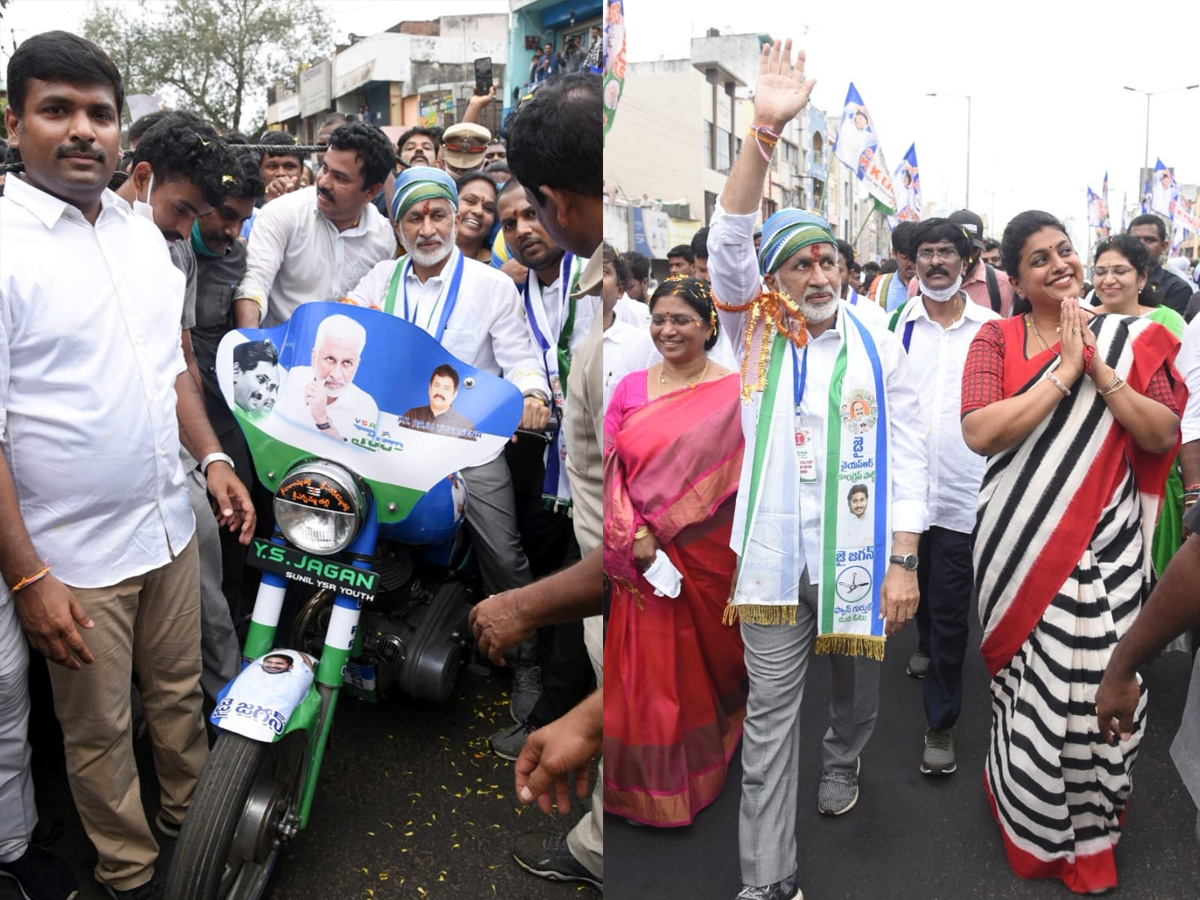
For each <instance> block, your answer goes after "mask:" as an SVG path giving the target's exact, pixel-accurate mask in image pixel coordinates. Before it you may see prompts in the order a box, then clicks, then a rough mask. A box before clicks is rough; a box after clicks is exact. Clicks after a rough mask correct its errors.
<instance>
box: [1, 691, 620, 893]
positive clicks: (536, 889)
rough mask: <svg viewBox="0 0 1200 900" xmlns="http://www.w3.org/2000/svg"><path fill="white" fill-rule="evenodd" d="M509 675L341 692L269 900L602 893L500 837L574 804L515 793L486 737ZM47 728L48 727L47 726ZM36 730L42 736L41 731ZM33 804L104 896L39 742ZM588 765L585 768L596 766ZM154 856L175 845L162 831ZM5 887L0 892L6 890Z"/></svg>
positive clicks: (89, 884) (144, 752)
mask: <svg viewBox="0 0 1200 900" xmlns="http://www.w3.org/2000/svg"><path fill="white" fill-rule="evenodd" d="M507 686H508V679H507V676H506V675H504V674H496V675H493V676H490V677H489V676H487V675H485V674H483V673H482V672H480V671H478V670H472V669H467V670H465V671H464V673H463V676H462V677H461V678H460V680H459V684H458V690H457V691H456V693H455V696H454V697H453V698H452V699H451V700H450V701H449V702H448V703H446V704H445V705H444V706H442V707H435V706H432V705H428V704H417V703H415V702H411V701H407V700H403V699H400V700H394V701H391V702H388V703H385V704H382V705H380V706H378V707H376V706H371V705H370V704H366V703H362V702H359V701H357V700H354V699H352V698H350V697H346V696H344V697H343V698H342V699H341V701H340V703H339V706H338V710H337V720H336V722H335V723H334V730H333V734H332V737H331V742H330V746H329V749H328V751H327V752H326V755H325V762H324V766H323V768H322V773H321V781H320V783H319V785H318V787H317V796H316V800H315V802H314V806H313V814H312V817H311V819H310V821H309V825H308V828H307V829H306V830H305V831H303V832H301V834H300V835H299V836H298V837H297V839H296V840H295V841H294V842H292V844H291V845H290V847H289V849H288V850H287V853H286V856H285V857H284V858H283V859H281V861H280V862H279V864H278V866H277V868H276V872H275V874H274V876H273V878H272V882H271V886H270V889H269V892H268V897H269V898H271V900H347V898H365V900H409V898H411V900H489V898H497V897H498V898H502V900H516V898H527V900H566V898H587V897H595V896H599V892H597V891H594V890H593V889H592V888H590V887H588V886H584V885H578V884H564V883H555V882H548V881H544V880H543V879H540V878H537V877H535V876H533V875H530V874H528V873H527V872H525V871H524V870H522V869H520V868H519V867H518V866H517V865H516V863H514V862H513V859H512V855H511V853H510V850H509V847H510V844H511V843H512V841H513V839H514V838H515V837H516V836H518V835H520V834H522V833H524V832H527V831H533V830H538V829H547V830H550V829H553V830H558V831H566V830H567V829H568V828H569V827H570V826H571V825H572V824H574V822H575V821H576V819H577V818H578V816H579V815H580V814H581V813H582V809H581V808H580V807H577V806H575V805H572V809H571V815H570V816H569V817H567V818H565V819H549V818H547V817H546V816H544V815H543V814H542V813H541V812H540V811H539V810H538V809H537V808H536V807H530V808H525V807H523V806H522V805H521V804H520V803H518V802H517V801H516V798H515V793H514V788H513V774H512V763H511V762H508V761H506V760H502V759H500V758H499V757H496V756H494V755H493V754H492V753H491V752H490V751H489V750H488V747H487V737H488V735H490V734H492V733H493V732H495V731H498V730H500V729H501V728H504V727H507V726H508V725H509V724H510V723H511V721H512V720H511V718H510V717H509V714H508V694H507ZM51 739H52V738H51ZM45 740H46V738H45V737H42V741H43V742H44V741H45ZM43 748H44V749H45V752H44V753H41V755H40V759H39V765H38V770H37V782H38V805H39V807H40V808H41V809H42V810H43V813H44V812H45V811H46V810H53V811H54V812H55V813H57V814H58V815H59V816H61V818H62V819H63V822H64V825H65V833H64V835H63V837H62V838H61V839H59V840H58V841H57V842H56V843H55V844H53V845H52V846H51V848H50V849H52V850H54V851H55V852H57V853H58V854H60V855H62V856H64V857H66V858H68V859H69V860H70V861H71V862H72V863H73V865H74V867H75V871H76V874H77V876H78V878H79V882H80V893H79V898H80V900H100V898H103V897H106V896H107V895H106V894H104V893H103V891H101V889H100V888H99V886H98V885H97V884H96V883H95V881H94V880H93V878H92V867H93V866H94V865H95V861H96V855H95V851H94V850H93V849H92V846H91V844H90V843H89V842H88V840H87V838H86V836H85V835H84V833H83V829H82V826H81V825H80V823H79V819H78V816H77V815H76V813H75V809H74V806H73V804H72V802H71V797H70V793H69V791H68V789H67V785H66V774H65V770H64V769H63V767H62V762H61V757H60V756H57V755H56V753H55V750H56V748H54V747H53V746H50V747H46V745H45V743H42V745H41V746H40V747H39V746H38V745H36V744H35V752H38V751H41V750H43ZM137 751H138V757H139V768H140V770H141V773H142V785H143V791H142V793H143V800H144V802H145V805H146V808H147V811H148V815H150V816H152V815H153V812H154V810H155V809H156V808H157V791H156V789H155V787H154V785H155V782H154V776H153V764H152V763H151V761H150V754H149V745H148V741H147V739H145V738H143V739H142V740H141V741H139V742H138V745H137ZM593 774H594V773H593ZM162 843H163V844H164V848H163V853H164V857H169V854H170V852H171V851H172V850H173V846H172V845H173V843H174V842H172V841H163V842H162ZM5 900H7V898H5Z"/></svg>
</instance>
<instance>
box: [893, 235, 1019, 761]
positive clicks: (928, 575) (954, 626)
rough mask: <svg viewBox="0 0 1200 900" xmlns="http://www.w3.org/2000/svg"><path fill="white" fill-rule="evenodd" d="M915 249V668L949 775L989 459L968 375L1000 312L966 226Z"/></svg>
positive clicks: (905, 310) (910, 314) (932, 755)
mask: <svg viewBox="0 0 1200 900" xmlns="http://www.w3.org/2000/svg"><path fill="white" fill-rule="evenodd" d="M911 245H912V247H913V250H914V254H913V255H914V259H915V262H916V265H917V277H916V279H915V280H916V282H917V284H918V285H919V287H920V295H919V296H918V297H914V298H913V299H911V300H909V301H908V303H907V304H906V305H905V306H904V307H902V308H901V309H900V310H898V311H897V312H896V313H895V314H894V315H893V316H892V320H891V323H890V327H891V330H892V331H893V332H895V333H896V334H898V335H900V336H901V337H902V343H903V345H904V349H905V350H906V351H907V352H908V355H909V356H910V357H912V358H913V359H917V360H921V364H920V365H914V366H912V367H911V372H912V380H913V385H914V386H915V387H916V389H917V392H918V393H919V394H920V396H921V414H922V415H921V427H922V430H923V431H925V433H927V434H928V435H929V436H930V437H929V499H928V505H929V528H928V530H927V531H926V532H925V533H924V534H923V535H921V540H920V545H919V548H918V550H917V556H918V559H919V563H920V567H919V569H918V570H917V572H918V574H917V581H918V583H919V585H920V589H921V601H920V605H919V606H918V608H917V631H918V633H919V640H918V649H917V652H916V653H915V654H913V658H912V659H910V660H909V665H908V674H909V675H912V676H914V677H918V678H922V677H923V678H924V679H925V684H924V685H923V691H924V695H925V718H926V723H927V726H926V729H925V747H924V751H923V753H922V756H921V772H922V773H924V774H926V775H949V774H950V773H952V772H953V771H954V770H955V769H956V768H957V766H958V760H957V754H956V751H955V746H954V723H955V722H956V721H957V720H958V715H959V712H960V711H961V709H962V666H963V658H964V657H965V655H966V651H967V615H968V613H969V611H970V608H971V589H972V587H973V586H974V583H975V570H974V565H973V563H972V560H971V532H972V530H973V529H974V528H975V503H976V500H977V499H978V497H979V486H980V484H981V483H982V481H983V470H984V466H985V463H986V460H985V459H984V458H983V457H982V456H978V455H976V454H975V453H974V452H972V451H971V449H970V448H969V447H967V444H966V441H964V440H963V434H962V426H961V424H960V414H961V410H962V373H963V367H964V365H965V364H966V361H967V353H968V351H969V349H970V347H971V341H973V340H974V339H975V335H976V334H978V332H979V329H980V328H981V327H982V326H983V325H984V323H985V322H989V321H991V320H992V319H998V318H1000V316H999V314H998V313H996V312H993V311H992V310H991V309H988V308H987V307H986V306H984V305H982V304H980V303H974V302H972V301H971V299H970V297H969V296H968V295H967V292H966V291H965V290H964V289H963V288H964V287H965V283H964V278H963V269H964V267H965V265H966V261H967V259H968V258H969V256H970V255H971V252H972V250H973V249H975V248H974V244H973V242H972V240H971V236H970V233H969V232H968V231H967V229H965V228H964V226H963V225H961V224H956V223H954V222H952V221H950V220H949V219H926V220H924V221H923V222H918V223H916V224H915V225H914V226H913V230H912V236H911Z"/></svg>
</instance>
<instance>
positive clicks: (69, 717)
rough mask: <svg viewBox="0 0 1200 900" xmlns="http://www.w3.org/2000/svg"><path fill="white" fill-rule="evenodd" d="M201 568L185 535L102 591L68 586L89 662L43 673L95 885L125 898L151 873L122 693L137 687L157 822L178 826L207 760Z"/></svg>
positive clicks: (150, 838)
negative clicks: (155, 788) (93, 858)
mask: <svg viewBox="0 0 1200 900" xmlns="http://www.w3.org/2000/svg"><path fill="white" fill-rule="evenodd" d="M199 573H200V568H199V554H198V552H197V544H196V539H195V538H194V537H193V538H192V540H191V541H190V542H189V543H188V545H187V546H186V547H185V548H184V549H183V550H182V552H180V554H179V555H178V556H176V557H175V558H174V559H172V560H171V562H169V563H167V564H166V565H165V566H162V567H161V568H158V569H155V570H153V571H150V572H146V573H145V574H143V575H138V576H136V577H134V578H128V579H126V580H125V581H122V582H121V583H119V584H116V585H113V586H112V587H105V588H87V589H83V588H72V590H73V591H74V594H75V597H76V598H77V599H78V600H79V603H80V605H81V606H82V607H83V610H84V612H86V613H87V614H88V615H89V616H91V618H92V619H93V620H94V622H95V623H96V624H95V627H94V628H91V629H87V630H83V629H80V630H81V632H82V635H83V639H84V641H85V642H86V643H87V646H88V649H89V650H90V651H91V653H92V655H93V656H94V657H95V662H93V663H92V664H91V665H85V666H84V667H83V668H82V669H81V670H79V671H77V672H73V671H71V670H69V669H65V668H63V667H62V666H56V665H52V666H50V680H51V684H52V685H53V689H54V709H55V712H56V713H57V715H58V721H59V723H60V724H61V725H62V730H63V742H64V745H65V751H66V757H67V776H68V779H69V780H70V784H71V793H72V795H73V796H74V798H75V807H76V809H78V811H79V818H80V819H81V820H82V821H83V827H84V830H86V831H87V835H88V837H89V838H90V839H91V841H92V844H93V845H94V846H95V847H96V853H97V854H98V855H99V857H100V859H99V862H98V863H97V864H96V869H95V876H96V880H97V881H99V882H101V883H102V884H107V885H111V886H112V887H113V888H114V889H116V890H121V891H127V890H132V889H133V888H135V887H138V886H140V885H142V884H145V883H146V882H148V881H149V880H150V879H151V878H152V877H153V875H154V861H155V860H156V859H157V858H158V844H157V843H156V842H155V840H154V835H153V834H152V833H151V831H150V825H149V823H148V822H147V821H146V816H145V813H144V812H143V809H142V796H141V787H140V785H139V783H138V771H137V763H136V762H135V760H134V756H133V733H132V727H131V721H130V719H131V717H130V708H129V707H130V704H129V686H130V680H131V678H132V676H133V674H134V673H136V674H137V676H138V679H139V682H140V691H141V697H142V707H143V709H144V710H145V715H146V725H147V728H148V730H149V733H150V739H151V742H152V745H153V750H154V768H155V770H156V771H157V773H158V783H159V787H160V790H161V806H162V812H163V816H164V817H165V818H166V819H168V820H169V821H172V822H180V821H182V820H183V816H184V813H185V812H186V810H187V807H188V804H189V803H190V802H191V799H192V791H193V790H195V787H196V781H197V779H198V778H199V777H200V770H201V769H202V768H204V763H205V760H206V759H207V758H208V741H207V739H206V737H205V733H204V725H203V721H202V714H201V696H202V695H201V692H200V669H201V664H200V574H199Z"/></svg>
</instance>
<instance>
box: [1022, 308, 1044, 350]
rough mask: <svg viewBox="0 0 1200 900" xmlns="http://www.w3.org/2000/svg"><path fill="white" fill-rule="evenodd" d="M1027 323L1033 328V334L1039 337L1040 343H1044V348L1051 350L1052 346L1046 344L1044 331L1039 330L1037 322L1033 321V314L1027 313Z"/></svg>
mask: <svg viewBox="0 0 1200 900" xmlns="http://www.w3.org/2000/svg"><path fill="white" fill-rule="evenodd" d="M1025 325H1026V327H1028V328H1032V329H1033V336H1034V337H1035V338H1037V339H1038V343H1039V344H1041V345H1042V349H1043V350H1049V349H1050V347H1049V346H1048V345H1047V344H1046V340H1045V338H1043V337H1042V333H1041V332H1040V331H1038V327H1037V322H1035V321H1033V316H1032V315H1030V314H1029V313H1025Z"/></svg>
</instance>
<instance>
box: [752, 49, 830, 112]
mask: <svg viewBox="0 0 1200 900" xmlns="http://www.w3.org/2000/svg"><path fill="white" fill-rule="evenodd" d="M816 83H817V82H816V79H814V78H810V79H808V80H807V81H806V80H805V79H804V51H803V50H800V51H799V52H798V53H797V54H796V60H795V62H794V63H793V62H792V39H791V38H788V39H787V40H786V41H784V43H783V45H782V46H780V43H779V41H776V42H775V43H774V44H772V45H770V46H766V45H763V49H762V56H760V57H759V60H758V82H757V83H756V84H755V86H754V124H755V125H769V126H771V128H773V129H774V130H776V131H778V130H779V129H780V128H782V127H783V126H784V125H785V124H786V123H788V122H790V121H791V120H792V119H794V118H796V116H797V115H798V114H799V113H800V110H802V109H804V106H805V104H807V103H808V97H809V94H811V93H812V89H813V85H815V84H816Z"/></svg>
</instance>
